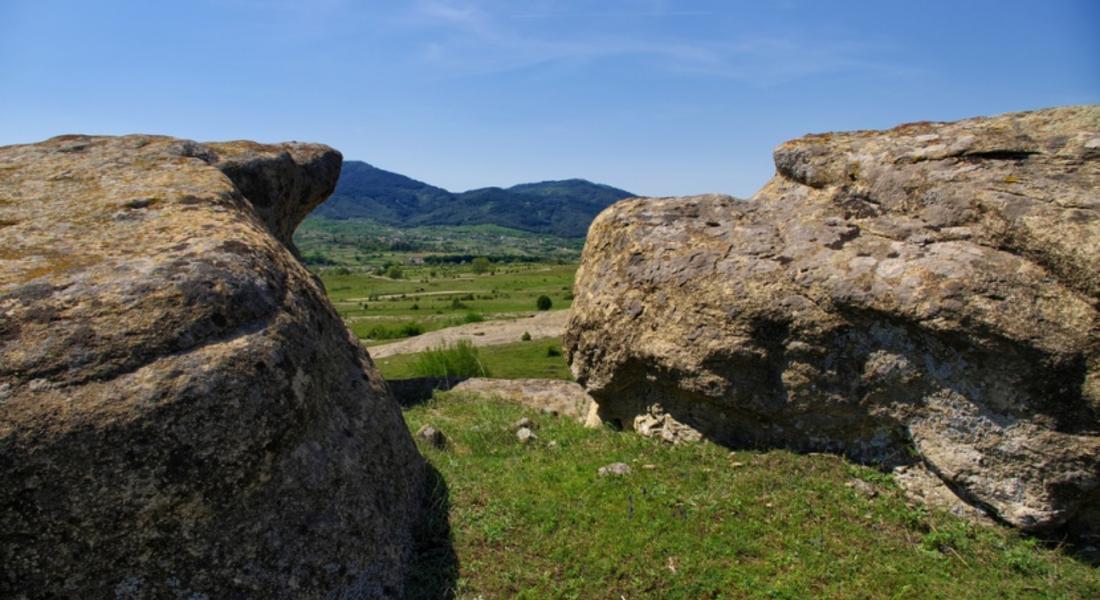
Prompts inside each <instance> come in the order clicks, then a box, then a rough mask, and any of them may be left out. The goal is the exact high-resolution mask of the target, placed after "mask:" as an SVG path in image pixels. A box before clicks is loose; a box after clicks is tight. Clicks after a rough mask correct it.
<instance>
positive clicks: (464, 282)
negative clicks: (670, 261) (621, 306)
mask: <svg viewBox="0 0 1100 600" xmlns="http://www.w3.org/2000/svg"><path fill="white" fill-rule="evenodd" d="M576 270H577V265H576V264H564V265H559V264H552V263H533V264H527V263H512V264H503V265H490V271H489V272H488V273H483V274H477V273H474V272H473V271H472V267H471V266H470V265H468V264H464V265H452V266H425V265H406V266H404V267H402V269H401V271H402V273H401V275H402V276H401V278H399V279H392V278H389V277H386V276H380V275H375V274H374V273H373V272H372V271H371V270H370V269H349V268H340V267H337V268H315V271H316V272H317V273H318V275H319V276H320V277H321V280H322V281H323V282H324V284H325V288H326V289H327V291H328V295H329V298H330V299H331V300H332V302H333V304H334V305H335V306H336V310H337V311H339V313H340V316H341V317H343V319H344V321H345V322H346V323H347V324H348V327H349V328H350V329H351V330H352V331H353V332H354V333H355V335H356V336H358V337H359V338H361V339H363V341H364V342H365V343H366V344H368V345H371V344H376V343H381V342H384V341H389V340H388V339H381V338H377V337H374V336H372V335H371V331H372V330H375V331H377V328H379V327H381V328H382V329H387V328H388V329H390V330H395V329H399V328H401V327H402V326H405V325H408V324H412V323H415V324H416V325H417V326H418V327H419V328H420V330H421V331H424V332H426V331H433V330H436V329H441V328H444V327H451V326H454V325H460V324H462V323H464V322H468V321H469V320H471V319H473V318H481V319H485V320H488V319H498V318H514V317H518V316H520V315H530V314H532V313H534V312H536V299H537V298H538V297H539V296H540V295H546V296H549V297H550V299H551V301H552V302H553V309H554V310H558V309H565V308H569V306H570V304H571V303H572V298H573V295H572V289H573V275H574V273H575V272H576ZM471 315H476V317H472V316H471ZM399 337H404V336H399Z"/></svg>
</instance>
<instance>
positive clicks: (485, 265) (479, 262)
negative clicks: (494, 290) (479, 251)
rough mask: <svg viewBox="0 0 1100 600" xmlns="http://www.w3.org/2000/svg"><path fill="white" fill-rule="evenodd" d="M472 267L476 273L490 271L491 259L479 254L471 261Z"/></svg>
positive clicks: (480, 273)
mask: <svg viewBox="0 0 1100 600" xmlns="http://www.w3.org/2000/svg"><path fill="white" fill-rule="evenodd" d="M470 268H471V269H472V270H473V272H474V273H477V274H478V275H482V274H485V273H488V272H489V259H488V258H485V257H484V256H479V257H477V258H475V259H474V261H473V262H472V263H470Z"/></svg>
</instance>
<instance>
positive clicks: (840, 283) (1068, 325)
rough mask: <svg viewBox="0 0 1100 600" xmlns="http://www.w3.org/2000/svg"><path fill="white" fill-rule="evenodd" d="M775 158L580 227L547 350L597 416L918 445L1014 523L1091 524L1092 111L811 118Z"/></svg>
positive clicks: (1098, 214)
mask: <svg viewBox="0 0 1100 600" xmlns="http://www.w3.org/2000/svg"><path fill="white" fill-rule="evenodd" d="M775 164H776V168H777V171H778V172H777V174H776V176H775V177H774V178H773V179H772V180H771V181H770V182H769V183H768V184H767V185H766V186H765V187H764V188H763V189H762V190H760V191H759V192H758V193H757V194H756V195H755V196H754V197H753V198H752V199H751V200H750V201H747V202H746V201H739V200H736V199H733V198H730V197H725V196H697V197H689V198H665V199H636V200H626V201H623V202H620V203H618V204H616V205H614V206H613V207H612V208H610V209H608V210H607V211H605V212H604V213H602V214H601V215H600V216H599V217H598V218H597V219H596V221H595V222H594V223H593V224H592V227H591V229H590V231H589V234H588V242H587V245H586V247H585V250H584V255H583V258H582V265H581V267H580V270H579V272H578V274H577V283H576V290H575V293H576V300H575V301H574V304H573V311H572V315H571V320H570V324H569V328H568V330H567V333H566V336H565V345H566V351H567V356H568V357H569V359H570V361H571V364H572V368H573V372H574V374H575V375H576V376H577V378H578V381H580V382H581V383H583V384H584V385H585V386H586V388H587V389H588V391H589V392H590V393H591V395H592V396H593V397H594V399H595V401H596V402H597V404H598V407H599V408H598V411H599V414H600V416H601V417H602V418H603V419H605V420H612V421H617V422H619V423H621V424H622V425H623V426H624V427H633V426H634V425H635V423H636V422H637V423H639V424H643V425H647V426H652V425H653V424H654V423H655V422H656V420H657V418H658V417H660V418H661V419H663V425H664V426H666V427H664V429H663V431H673V433H675V432H676V431H689V430H690V431H694V432H698V433H699V434H702V435H705V436H707V437H709V438H711V439H715V440H718V441H720V442H723V443H726V444H730V445H736V446H783V447H791V448H795V449H800V450H828V451H838V452H843V453H846V454H848V455H850V456H852V457H855V458H858V459H861V460H866V461H876V462H881V463H882V464H884V465H904V464H906V463H911V462H914V461H920V462H923V464H924V465H925V466H927V468H928V469H930V470H931V471H932V472H933V473H935V474H936V475H937V476H938V477H939V478H940V479H942V480H943V481H944V482H946V483H947V484H948V485H949V486H950V487H951V489H952V490H953V491H954V492H955V493H956V494H957V495H958V496H959V497H961V498H963V499H965V500H966V501H968V502H970V503H971V504H974V505H976V506H979V507H981V508H982V509H984V510H986V511H988V512H989V513H990V514H992V515H994V516H995V517H996V518H998V519H1000V520H1002V521H1005V522H1008V523H1011V524H1012V525H1015V526H1017V527H1020V528H1023V529H1026V530H1032V531H1043V530H1051V529H1055V528H1059V527H1061V526H1068V527H1069V528H1071V529H1072V530H1075V531H1078V532H1081V531H1086V530H1089V531H1097V530H1098V529H1097V525H1098V524H1100V423H1098V420H1097V415H1098V412H1100V317H1098V309H1100V191H1098V190H1100V107H1097V106H1087V107H1069V108H1060V109H1050V110H1042V111H1036V112H1030V113H1019V114H1009V115H1003V116H999V117H993V118H980V119H971V120H966V121H960V122H957V123H914V124H909V125H903V126H900V127H897V128H895V129H892V130H888V131H881V132H866V131H864V132H854V133H843V134H825V135H810V136H806V137H804V138H801V139H798V140H795V141H792V142H787V143H785V144H782V145H781V146H779V148H777V149H776V151H775ZM670 423H675V424H676V427H674V428H669V427H667V425H668V424H670Z"/></svg>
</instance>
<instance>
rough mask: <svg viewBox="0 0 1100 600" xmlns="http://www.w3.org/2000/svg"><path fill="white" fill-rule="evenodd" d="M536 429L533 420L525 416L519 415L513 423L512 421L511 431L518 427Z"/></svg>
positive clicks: (518, 428) (516, 429) (536, 426)
mask: <svg viewBox="0 0 1100 600" xmlns="http://www.w3.org/2000/svg"><path fill="white" fill-rule="evenodd" d="M525 428H526V429H538V425H536V424H535V422H534V421H532V420H531V419H529V418H527V417H521V418H520V419H519V420H518V421H516V422H515V423H512V431H519V430H520V429H525Z"/></svg>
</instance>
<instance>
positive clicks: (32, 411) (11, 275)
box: [0, 136, 422, 598]
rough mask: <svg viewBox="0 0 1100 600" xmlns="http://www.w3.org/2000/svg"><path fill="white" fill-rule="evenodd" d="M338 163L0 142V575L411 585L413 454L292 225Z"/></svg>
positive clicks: (252, 594) (163, 143)
mask: <svg viewBox="0 0 1100 600" xmlns="http://www.w3.org/2000/svg"><path fill="white" fill-rule="evenodd" d="M340 164H341V157H340V154H339V153H338V152H336V151H334V150H332V149H331V148H328V147H326V146H320V145H313V144H298V143H290V144H280V145H260V144H255V143H252V142H228V143H210V144H199V143H195V142H191V141H187V140H179V139H173V138H167V137H156V136H126V137H88V136H64V137H58V138H53V139H51V140H48V141H46V142H42V143H40V144H32V145H23V146H8V147H3V148H0V474H2V480H3V482H4V485H3V486H0V563H2V564H3V565H4V567H3V569H0V596H3V597H23V596H26V597H31V598H44V597H74V598H76V597H79V598H110V597H121V598H176V597H179V598H201V597H208V598H237V597H249V598H269V597H270V598H315V597H327V595H328V594H337V595H339V594H345V595H344V596H339V597H349V598H351V597H355V598H360V597H362V598H373V597H392V596H397V595H399V594H400V591H401V589H400V588H401V581H402V579H403V576H404V571H405V564H406V560H407V554H408V552H409V548H410V541H409V527H410V524H411V523H412V521H413V520H414V519H416V517H417V507H418V506H419V500H418V498H419V493H420V484H421V477H422V474H421V459H420V457H419V455H418V454H417V452H416V449H415V446H414V445H413V443H412V440H411V437H410V435H409V433H408V431H407V429H406V427H405V425H404V422H403V420H402V418H401V414H400V411H399V409H398V407H397V405H396V404H395V403H394V402H393V400H392V399H391V397H390V395H389V392H388V391H387V389H386V387H385V384H384V382H383V381H382V379H381V377H380V376H379V375H378V373H377V371H376V370H375V369H374V367H373V364H372V363H371V361H370V358H369V357H368V356H367V353H366V352H365V351H364V350H363V349H362V348H361V347H360V346H359V344H358V342H357V341H356V340H355V339H354V338H353V337H351V336H350V334H349V333H348V331H347V330H346V328H345V327H344V325H343V324H342V322H341V320H340V319H339V317H338V315H337V314H336V312H335V311H334V310H333V308H332V306H331V305H330V304H329V302H328V301H327V300H326V298H325V295H324V291H323V289H322V288H321V286H320V283H319V282H318V281H317V280H316V279H315V278H314V277H313V276H311V275H310V273H309V272H308V271H306V269H305V268H304V267H303V266H302V265H301V264H300V263H299V262H298V260H297V259H296V258H295V255H294V252H293V250H292V246H291V243H290V236H291V234H292V232H293V231H294V228H295V227H296V226H297V224H298V222H299V221H300V220H301V219H302V218H303V217H304V216H305V215H306V214H307V213H308V212H309V211H310V210H311V209H312V208H313V207H314V206H316V205H317V204H318V203H320V202H321V201H323V200H324V199H325V198H326V197H327V196H328V194H329V193H331V191H332V189H333V187H334V185H335V183H336V179H337V177H338V176H339V173H340Z"/></svg>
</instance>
